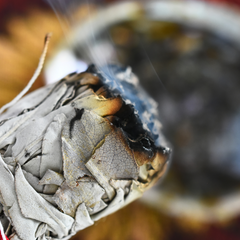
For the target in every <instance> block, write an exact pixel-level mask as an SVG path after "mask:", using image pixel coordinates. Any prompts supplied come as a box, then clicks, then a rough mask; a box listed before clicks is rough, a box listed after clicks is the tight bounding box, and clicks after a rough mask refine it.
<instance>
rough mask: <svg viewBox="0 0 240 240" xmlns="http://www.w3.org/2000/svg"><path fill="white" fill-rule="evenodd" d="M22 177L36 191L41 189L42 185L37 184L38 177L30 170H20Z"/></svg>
mask: <svg viewBox="0 0 240 240" xmlns="http://www.w3.org/2000/svg"><path fill="white" fill-rule="evenodd" d="M22 171H23V174H24V177H25V178H26V180H27V181H28V183H29V184H30V185H31V186H32V187H33V188H34V189H35V190H36V191H37V192H42V191H43V186H41V185H40V184H39V178H37V177H35V176H34V175H33V174H31V173H30V172H26V171H25V170H22Z"/></svg>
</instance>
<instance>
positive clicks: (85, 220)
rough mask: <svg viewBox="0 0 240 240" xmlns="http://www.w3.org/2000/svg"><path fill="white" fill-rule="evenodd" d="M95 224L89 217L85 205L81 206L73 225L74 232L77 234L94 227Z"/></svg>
mask: <svg viewBox="0 0 240 240" xmlns="http://www.w3.org/2000/svg"><path fill="white" fill-rule="evenodd" d="M93 223H94V222H93V220H92V219H91V217H90V216H89V213H88V210H87V208H86V205H85V203H81V204H79V206H78V208H77V211H76V216H75V222H74V223H73V228H72V232H74V233H76V232H78V231H80V230H82V229H84V228H86V227H89V226H91V225H93Z"/></svg>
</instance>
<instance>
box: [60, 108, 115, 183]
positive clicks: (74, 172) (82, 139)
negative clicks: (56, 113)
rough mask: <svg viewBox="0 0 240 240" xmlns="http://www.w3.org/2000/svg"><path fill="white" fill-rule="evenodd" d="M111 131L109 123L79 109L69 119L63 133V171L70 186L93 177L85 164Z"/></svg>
mask: <svg viewBox="0 0 240 240" xmlns="http://www.w3.org/2000/svg"><path fill="white" fill-rule="evenodd" d="M110 131H111V127H110V124H109V122H108V121H107V120H105V119H103V118H101V117H99V116H98V115H97V114H95V113H93V112H91V111H88V110H83V109H82V110H79V109H78V110H76V113H75V115H72V116H70V117H69V121H68V122H67V123H66V125H65V126H64V128H63V131H62V151H63V170H64V177H65V179H66V181H67V184H68V185H69V186H71V187H75V186H76V181H77V179H78V178H79V177H83V176H84V175H89V176H91V174H90V173H89V171H88V169H87V168H86V167H85V163H86V161H87V160H88V159H89V158H90V156H91V154H92V153H93V151H94V149H95V147H96V146H97V145H98V144H99V143H100V141H101V140H103V139H104V137H105V135H107V134H108V133H109V132H110ZM73 133H74V134H73Z"/></svg>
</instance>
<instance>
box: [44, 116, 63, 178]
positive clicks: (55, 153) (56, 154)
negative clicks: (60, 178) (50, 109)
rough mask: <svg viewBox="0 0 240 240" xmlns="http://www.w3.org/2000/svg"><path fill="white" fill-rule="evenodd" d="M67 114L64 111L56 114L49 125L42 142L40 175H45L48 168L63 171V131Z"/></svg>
mask: <svg viewBox="0 0 240 240" xmlns="http://www.w3.org/2000/svg"><path fill="white" fill-rule="evenodd" d="M65 121H66V116H65V115H64V114H63V113H60V114H58V115H56V116H55V117H54V119H53V121H52V122H51V123H50V125H49V126H48V128H47V130H46V133H45V135H44V138H43V143H42V157H41V165H40V176H41V177H43V175H44V174H45V172H46V171H47V170H48V169H51V170H54V171H55V172H59V173H60V172H62V165H63V163H62V151H61V142H60V141H59V140H60V137H61V132H62V127H63V124H64V122H65Z"/></svg>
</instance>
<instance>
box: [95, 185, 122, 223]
mask: <svg viewBox="0 0 240 240" xmlns="http://www.w3.org/2000/svg"><path fill="white" fill-rule="evenodd" d="M124 205H125V204H124V191H123V190H122V189H121V188H119V189H117V190H116V196H115V197H114V199H113V200H112V201H111V202H110V203H109V205H108V207H107V208H106V209H105V210H104V211H102V212H100V213H97V214H96V215H94V216H92V217H91V218H92V220H93V221H97V220H99V219H100V218H103V217H106V216H107V215H109V214H111V213H113V212H115V211H117V210H118V209H120V208H122V207H123V206H124Z"/></svg>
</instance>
